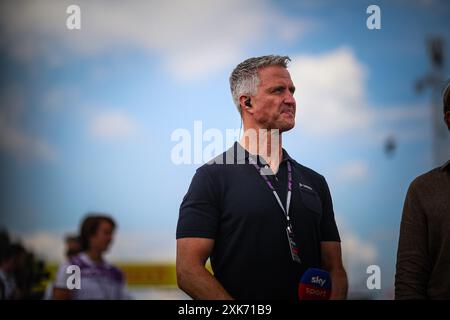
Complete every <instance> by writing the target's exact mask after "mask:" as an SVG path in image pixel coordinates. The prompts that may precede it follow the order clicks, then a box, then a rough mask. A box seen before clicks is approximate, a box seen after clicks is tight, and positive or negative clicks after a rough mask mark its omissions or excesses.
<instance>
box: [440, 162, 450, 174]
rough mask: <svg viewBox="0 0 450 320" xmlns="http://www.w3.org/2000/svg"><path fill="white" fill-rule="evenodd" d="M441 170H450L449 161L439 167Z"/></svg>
mask: <svg viewBox="0 0 450 320" xmlns="http://www.w3.org/2000/svg"><path fill="white" fill-rule="evenodd" d="M441 170H442V171H445V170H450V160H448V161H447V162H446V163H444V164H443V165H442V166H441Z"/></svg>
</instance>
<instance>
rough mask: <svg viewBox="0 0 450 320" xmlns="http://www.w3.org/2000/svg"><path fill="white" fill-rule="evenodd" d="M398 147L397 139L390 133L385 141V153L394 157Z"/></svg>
mask: <svg viewBox="0 0 450 320" xmlns="http://www.w3.org/2000/svg"><path fill="white" fill-rule="evenodd" d="M396 148H397V140H396V139H395V136H394V135H393V134H391V135H389V136H388V137H387V138H386V140H385V141H384V153H385V154H386V156H387V157H393V156H394V152H395V149H396Z"/></svg>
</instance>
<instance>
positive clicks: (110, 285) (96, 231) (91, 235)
mask: <svg viewBox="0 0 450 320" xmlns="http://www.w3.org/2000/svg"><path fill="white" fill-rule="evenodd" d="M115 229H116V223H115V222H114V220H113V219H112V218H111V217H109V216H106V215H97V214H90V215H88V216H86V217H85V218H84V220H83V221H82V223H81V227H80V233H79V234H80V236H79V237H80V238H79V240H80V245H81V252H80V253H79V254H76V255H74V256H72V257H70V258H69V259H68V261H67V262H65V263H63V264H62V265H61V266H60V268H59V270H58V272H57V275H56V281H55V284H54V290H53V299H57V300H68V299H73V300H86V299H95V300H121V299H129V298H130V297H129V295H128V293H127V292H126V290H125V277H124V275H123V273H122V271H120V270H119V269H118V268H116V267H115V266H113V265H111V264H109V263H108V262H106V261H105V259H104V258H103V255H104V254H105V252H106V251H107V250H108V249H109V246H110V244H111V243H112V240H113V234H114V231H115ZM71 265H75V266H78V267H79V269H80V271H81V279H80V281H81V288H80V289H76V288H75V289H69V288H68V285H67V280H68V279H69V277H70V276H71V275H72V274H71V273H70V272H69V273H67V270H68V267H69V266H71Z"/></svg>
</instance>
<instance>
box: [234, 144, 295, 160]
mask: <svg viewBox="0 0 450 320" xmlns="http://www.w3.org/2000/svg"><path fill="white" fill-rule="evenodd" d="M231 151H234V159H235V160H236V161H237V162H238V163H240V162H244V161H243V160H248V158H249V157H252V158H253V159H255V160H258V162H260V163H261V164H263V165H265V164H266V162H265V160H264V158H263V157H257V156H256V155H254V154H250V152H248V151H247V149H245V148H244V147H243V146H242V145H241V143H240V142H239V141H236V142H235V143H234V146H233V147H232V148H231ZM284 161H291V162H294V159H292V158H291V156H290V155H289V154H288V153H287V151H286V150H284V149H283V152H282V159H281V161H280V163H282V162H284Z"/></svg>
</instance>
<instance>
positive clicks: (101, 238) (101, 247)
mask: <svg viewBox="0 0 450 320" xmlns="http://www.w3.org/2000/svg"><path fill="white" fill-rule="evenodd" d="M113 234H114V227H113V226H112V225H111V223H109V222H108V221H104V220H102V221H100V224H99V225H98V228H97V232H96V233H95V234H94V235H93V236H91V237H90V239H89V243H90V246H89V247H90V249H91V250H95V251H98V252H105V251H107V250H108V248H109V246H110V244H111V242H112V240H113Z"/></svg>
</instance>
